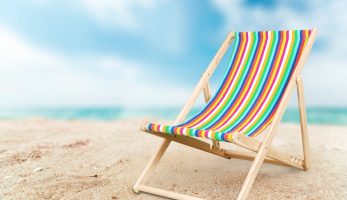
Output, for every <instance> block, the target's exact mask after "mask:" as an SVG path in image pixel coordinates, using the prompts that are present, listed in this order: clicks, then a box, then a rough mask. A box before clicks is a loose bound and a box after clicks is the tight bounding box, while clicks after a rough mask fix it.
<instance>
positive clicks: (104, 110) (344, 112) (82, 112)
mask: <svg viewBox="0 0 347 200" xmlns="http://www.w3.org/2000/svg"><path fill="white" fill-rule="evenodd" d="M200 109H201V108H193V109H192V110H191V112H190V113H189V116H188V118H189V117H192V116H194V114H196V113H197V112H199V110H200ZM179 111H180V108H175V107H165V108H123V107H84V108H71V107H69V108H21V109H19V108H16V109H9V108H3V109H0V119H1V120H9V119H28V118H29V119H30V118H49V119H59V120H102V121H110V120H118V119H163V120H174V119H175V117H176V116H177V115H178V113H179ZM307 118H308V123H310V124H331V125H347V108H338V107H309V108H308V109H307ZM299 120H300V117H299V111H298V109H296V108H288V109H287V110H286V111H285V114H284V116H283V118H282V121H283V122H288V123H299Z"/></svg>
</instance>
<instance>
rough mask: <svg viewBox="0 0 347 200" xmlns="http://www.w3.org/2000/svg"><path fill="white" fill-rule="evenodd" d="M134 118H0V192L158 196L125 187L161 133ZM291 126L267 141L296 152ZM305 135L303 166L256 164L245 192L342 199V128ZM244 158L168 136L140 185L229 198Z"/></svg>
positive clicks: (345, 150) (314, 128)
mask: <svg viewBox="0 0 347 200" xmlns="http://www.w3.org/2000/svg"><path fill="white" fill-rule="evenodd" d="M139 125H140V120H119V121H109V122H101V121H58V120H48V119H30V120H3V121H0V199H118V200H119V199H120V200H122V199H163V198H161V197H156V196H152V195H148V194H145V193H141V194H135V193H134V192H133V191H132V185H133V184H134V183H135V181H136V179H137V178H138V176H139V175H140V173H141V171H142V169H143V168H144V167H145V165H146V164H147V162H148V161H149V159H150V157H151V156H152V154H153V153H154V152H155V151H156V149H157V148H158V145H159V144H160V142H161V140H162V139H161V138H158V137H155V136H152V135H150V134H146V133H142V132H140V131H139V128H138V127H139ZM299 131H300V128H299V126H298V125H295V124H284V125H281V126H280V129H279V133H278V134H277V135H276V137H275V140H274V142H273V144H274V146H279V147H280V149H282V150H283V151H286V152H291V153H297V154H298V155H302V154H301V150H302V147H301V140H300V138H301V136H300V132H299ZM309 136H310V146H311V155H312V156H311V157H312V162H311V168H310V169H309V170H308V171H307V172H304V171H301V170H298V169H294V168H290V167H283V166H277V165H271V164H264V165H263V167H262V168H261V171H260V174H259V175H258V176H257V179H256V181H255V184H254V186H253V188H252V191H251V193H250V196H249V199H347V170H346V168H347V127H343V126H320V125H310V126H309ZM223 145H224V144H223ZM225 146H230V144H226V145H224V147H225ZM250 165H251V162H250V161H242V160H236V159H231V160H227V159H224V158H221V157H217V156H214V155H212V154H208V153H205V152H202V151H199V150H196V149H192V148H190V147H185V146H183V145H180V144H177V143H173V144H172V145H171V146H170V148H169V149H168V151H167V154H165V156H164V157H163V159H162V161H161V162H160V165H159V166H158V167H157V168H156V170H155V173H154V174H153V175H152V176H151V178H150V181H149V182H148V184H149V185H152V186H157V187H160V188H164V189H169V190H173V191H178V192H182V193H185V194H189V195H194V196H198V197H202V198H206V199H234V198H235V197H236V196H237V194H238V192H239V190H240V188H241V185H242V183H243V181H244V179H245V176H246V174H247V172H248V170H249V168H250Z"/></svg>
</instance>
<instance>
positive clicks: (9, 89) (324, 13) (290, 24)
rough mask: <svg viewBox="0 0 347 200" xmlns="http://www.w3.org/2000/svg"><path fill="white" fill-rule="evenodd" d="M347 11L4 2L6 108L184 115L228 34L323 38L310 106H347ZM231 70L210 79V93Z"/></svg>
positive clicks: (0, 49)
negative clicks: (161, 110)
mask: <svg viewBox="0 0 347 200" xmlns="http://www.w3.org/2000/svg"><path fill="white" fill-rule="evenodd" d="M346 6H347V3H345V1H332V2H328V1H323V0H317V1H284V0H281V1H274V0H266V1H256V0H246V1H227V0H214V1H198V0H191V1H183V0H180V1H179V0H177V1H174V0H171V1H170V0H162V1H159V0H138V1H134V0H128V1H125V0H124V1H121V0H98V1H96V0H95V1H92V0H75V1H67V0H60V1H58V0H51V1H49V0H47V1H44V0H23V1H1V2H0V70H1V72H2V73H0V91H1V95H0V97H1V98H0V107H30V106H34V107H67V106H125V107H127V106H128V107H134V106H135V107H146V106H181V105H182V104H183V103H184V102H185V101H186V100H187V98H188V97H189V94H190V93H191V92H192V90H193V88H194V85H195V84H196V83H197V81H198V79H199V77H200V75H201V74H202V73H203V70H204V69H205V68H206V66H207V65H208V64H209V61H210V60H211V59H212V57H213V56H214V53H215V52H216V51H217V50H218V47H219V45H220V44H221V42H222V41H223V39H224V37H225V36H226V34H227V32H228V31H254V30H278V29H300V28H311V27H317V28H318V39H317V42H316V44H315V47H314V49H313V52H312V54H311V55H310V58H309V61H308V63H307V65H306V66H305V69H304V72H303V73H304V81H305V85H306V88H305V89H306V90H305V91H306V96H307V103H308V105H309V106H347V101H346V99H347V93H346V91H347V81H346V75H347V68H346V66H347V65H346V64H347V58H345V55H346V53H347V47H346V45H347V42H346V41H345V40H343V38H342V37H341V36H344V35H345V33H346V31H347V27H346V26H345V25H344V24H345V21H346V19H347V14H345V11H344V8H346ZM225 64H226V61H224V62H222V63H221V66H220V68H219V69H218V70H217V72H216V75H215V76H214V77H213V79H212V86H213V88H215V87H216V85H217V84H218V82H217V80H218V79H220V78H221V77H222V75H223V70H225V67H226V66H225Z"/></svg>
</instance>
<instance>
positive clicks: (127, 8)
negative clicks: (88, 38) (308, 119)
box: [81, 0, 155, 31]
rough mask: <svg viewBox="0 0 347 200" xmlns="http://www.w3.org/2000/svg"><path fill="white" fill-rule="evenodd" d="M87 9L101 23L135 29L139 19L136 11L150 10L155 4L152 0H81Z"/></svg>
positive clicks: (138, 24)
mask: <svg viewBox="0 0 347 200" xmlns="http://www.w3.org/2000/svg"><path fill="white" fill-rule="evenodd" d="M81 1H82V2H81V3H82V5H84V7H85V8H86V9H87V11H88V12H89V13H90V14H91V15H92V16H93V17H94V18H95V19H96V20H97V21H98V22H100V23H101V24H102V25H106V26H113V25H115V26H118V27H120V28H123V29H126V30H131V31H136V30H137V29H138V28H140V20H141V19H139V17H138V16H137V14H136V13H138V12H142V11H150V10H151V9H153V7H154V6H155V1H153V0H136V1H135V0H128V1H124V0H99V1H95V0H81Z"/></svg>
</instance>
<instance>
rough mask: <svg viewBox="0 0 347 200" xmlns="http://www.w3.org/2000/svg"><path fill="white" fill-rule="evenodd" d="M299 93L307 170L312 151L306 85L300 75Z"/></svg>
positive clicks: (305, 166) (298, 81)
mask: <svg viewBox="0 0 347 200" xmlns="http://www.w3.org/2000/svg"><path fill="white" fill-rule="evenodd" d="M296 85H297V93H298V103H299V112H300V125H301V126H300V127H301V137H302V145H303V150H304V168H305V170H307V169H308V168H309V163H310V152H309V144H308V132H307V116H306V106H305V100H304V87H303V83H302V78H301V76H298V78H297V80H296Z"/></svg>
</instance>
